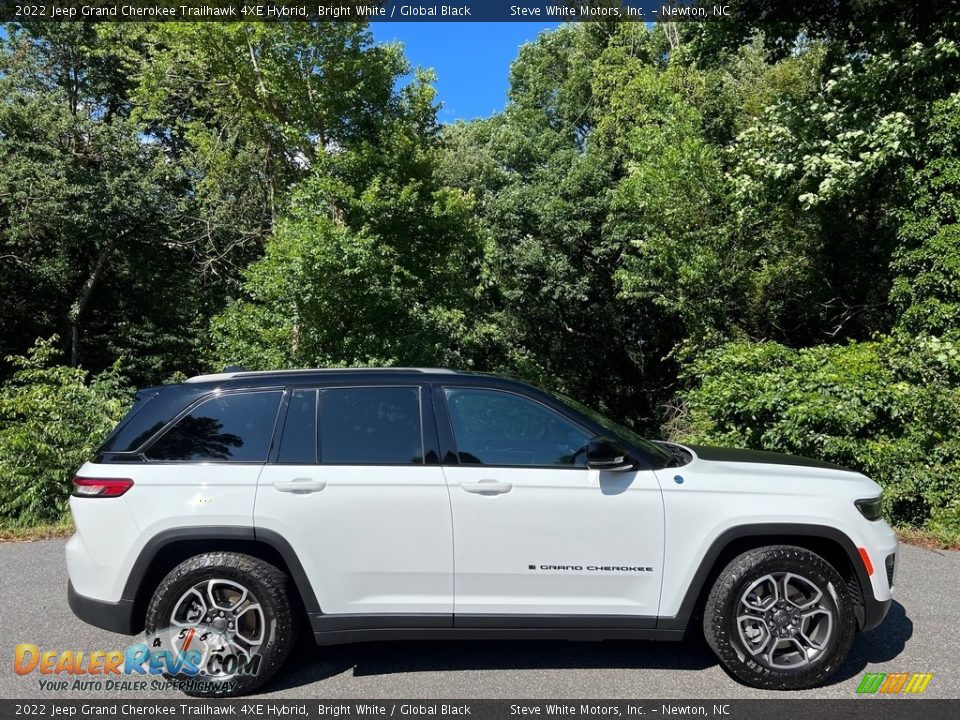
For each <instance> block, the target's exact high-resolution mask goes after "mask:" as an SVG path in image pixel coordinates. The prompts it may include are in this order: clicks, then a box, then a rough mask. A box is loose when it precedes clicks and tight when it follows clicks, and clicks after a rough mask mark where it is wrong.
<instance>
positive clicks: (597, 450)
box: [587, 437, 636, 471]
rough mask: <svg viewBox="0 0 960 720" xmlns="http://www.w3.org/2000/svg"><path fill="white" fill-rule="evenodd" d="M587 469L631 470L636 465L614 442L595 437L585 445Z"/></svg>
mask: <svg viewBox="0 0 960 720" xmlns="http://www.w3.org/2000/svg"><path fill="white" fill-rule="evenodd" d="M587 467H588V468H590V469H591V470H613V471H618V470H632V469H633V468H634V467H636V463H635V462H634V461H633V460H632V459H631V458H630V455H629V454H628V453H627V451H626V450H624V449H623V448H622V447H620V444H619V443H617V442H616V441H614V440H611V439H610V438H604V437H596V438H594V439H593V440H591V441H590V442H589V443H587Z"/></svg>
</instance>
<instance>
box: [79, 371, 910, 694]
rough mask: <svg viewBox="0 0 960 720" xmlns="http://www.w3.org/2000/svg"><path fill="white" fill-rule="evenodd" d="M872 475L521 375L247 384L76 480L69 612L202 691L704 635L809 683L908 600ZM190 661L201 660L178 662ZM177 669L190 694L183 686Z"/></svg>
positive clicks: (151, 415) (110, 446)
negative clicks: (425, 650)
mask: <svg viewBox="0 0 960 720" xmlns="http://www.w3.org/2000/svg"><path fill="white" fill-rule="evenodd" d="M879 499H880V487H879V486H878V485H877V484H876V483H874V482H873V481H872V480H870V479H869V478H867V477H864V476H863V475H861V474H859V473H856V472H853V471H850V470H846V469H844V468H841V467H838V466H835V465H830V464H828V463H824V462H818V461H816V460H809V459H806V458H797V457H791V456H787V455H779V454H775V453H765V452H751V451H743V450H722V449H716V448H707V447H697V446H691V447H684V446H681V445H677V444H672V443H654V442H649V441H647V440H644V439H643V438H641V437H638V436H637V435H636V434H634V433H633V432H631V431H630V430H627V429H626V428H623V427H620V426H618V425H616V424H615V423H613V422H611V421H609V420H607V419H605V418H603V417H601V416H599V415H597V414H596V413H594V412H592V411H591V410H588V409H587V408H585V407H583V406H581V405H579V404H578V403H576V402H574V401H572V400H569V399H567V398H564V397H560V396H557V395H554V394H552V393H549V392H546V391H544V390H541V389H539V388H536V387H533V386H531V385H528V384H526V383H523V382H519V381H517V380H512V379H508V378H503V377H496V376H491V375H481V374H472V373H459V372H452V371H449V370H434V369H367V370H349V369H345V370H297V371H278V372H243V371H240V372H226V373H223V374H219V375H205V376H199V377H195V378H192V379H190V380H188V381H187V382H185V383H183V384H180V385H167V386H163V387H157V388H149V389H146V390H141V391H140V392H139V393H138V394H137V399H136V402H135V403H134V405H133V408H132V409H131V410H130V412H129V413H128V414H127V416H126V417H125V418H124V419H123V420H122V421H121V422H120V424H119V425H118V426H117V428H116V429H115V430H114V431H113V433H112V434H111V435H110V436H109V437H108V438H107V440H106V441H105V442H104V444H103V445H102V446H101V447H100V449H99V450H98V451H97V453H96V456H95V457H94V459H93V460H92V461H91V462H88V463H87V464H85V465H84V466H83V467H82V468H81V469H80V471H79V472H78V475H77V477H76V478H75V480H74V493H73V497H72V498H71V510H72V512H73V517H74V520H75V523H76V533H75V534H74V536H73V537H72V538H71V539H70V541H69V542H68V543H67V550H66V553H67V566H68V569H69V575H70V584H69V588H68V592H69V600H70V605H71V607H72V608H73V611H74V612H75V613H76V615H78V616H79V617H80V618H82V619H83V620H85V621H87V622H89V623H92V624H93V625H97V626H99V627H102V628H105V629H108V630H113V631H116V632H121V633H128V634H133V633H137V632H140V631H141V630H144V629H145V630H146V632H147V637H148V642H147V644H146V646H148V647H150V648H156V649H157V652H156V654H155V655H156V656H154V653H153V651H152V650H151V656H150V659H149V660H145V662H149V663H150V666H151V668H152V671H154V672H163V673H164V674H165V675H166V676H167V677H173V676H176V677H182V675H183V672H184V667H186V669H187V674H190V673H194V674H195V675H196V676H197V677H201V678H203V680H204V683H202V684H197V685H195V686H194V685H190V686H189V687H187V690H188V692H192V693H194V694H198V695H209V696H227V695H237V694H243V693H248V692H250V691H252V690H254V689H255V688H256V687H258V686H259V685H261V684H262V683H263V682H265V681H266V680H268V679H269V678H270V676H271V675H273V673H274V672H276V670H277V669H278V668H279V667H280V666H281V664H282V663H283V661H284V660H285V658H286V656H287V654H288V652H289V650H290V648H291V645H292V644H293V640H294V636H295V633H296V632H297V630H298V627H300V626H302V625H308V626H309V628H310V630H311V631H312V632H313V634H314V636H315V638H316V641H317V643H319V644H323V645H332V644H337V643H349V642H354V641H362V640H383V639H391V638H394V639H413V638H417V639H429V638H438V639H439V638H505V637H519V638H566V639H604V638H633V639H672V640H679V639H682V638H683V636H684V634H685V633H686V632H687V630H688V629H690V628H691V627H692V626H694V625H696V624H698V623H699V624H702V628H703V632H704V633H705V635H706V639H707V642H708V643H709V644H710V646H711V647H712V648H713V650H714V651H715V652H716V654H717V656H718V657H719V658H720V660H721V662H722V663H723V664H724V665H725V666H726V667H727V668H728V669H729V671H730V672H731V673H732V674H733V675H734V676H736V677H737V678H739V679H740V680H742V681H743V682H745V683H748V684H750V685H754V686H757V687H762V688H774V689H796V688H807V687H811V686H813V685H816V684H817V683H819V682H821V681H822V680H824V678H826V677H827V676H828V675H829V674H830V673H832V672H833V671H834V670H836V668H837V667H838V666H839V665H840V664H841V663H842V662H843V660H844V658H845V657H846V655H847V653H848V651H849V649H850V646H851V643H852V642H853V636H854V634H855V632H856V631H858V630H861V631H862V630H869V629H871V628H873V627H875V626H876V625H878V624H879V623H880V622H881V620H882V619H883V617H884V615H885V614H886V612H887V609H888V608H889V605H890V602H891V590H892V587H893V583H894V565H895V554H896V550H897V540H896V536H895V535H894V533H893V531H892V530H891V529H890V528H889V527H888V526H887V524H886V523H885V522H884V521H883V520H882V519H880V508H879V504H880V500H879ZM178 663H179V664H178ZM178 672H179V674H177V673H178Z"/></svg>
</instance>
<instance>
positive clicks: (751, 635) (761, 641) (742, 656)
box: [703, 545, 856, 690]
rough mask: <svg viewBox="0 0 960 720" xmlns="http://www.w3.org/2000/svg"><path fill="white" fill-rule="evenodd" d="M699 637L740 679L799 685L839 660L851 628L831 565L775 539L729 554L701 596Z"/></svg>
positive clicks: (821, 676)
mask: <svg viewBox="0 0 960 720" xmlns="http://www.w3.org/2000/svg"><path fill="white" fill-rule="evenodd" d="M703 629H704V635H705V637H706V639H707V643H708V644H709V645H710V647H711V648H712V649H713V651H714V652H715V653H716V655H717V657H719V658H720V661H721V662H722V663H723V664H724V665H725V666H726V667H727V669H728V670H729V671H730V672H731V673H732V674H733V675H734V676H735V677H737V678H738V679H740V680H741V681H743V682H744V683H746V684H748V685H752V686H754V687H760V688H768V689H773V690H802V689H806V688H811V687H815V686H817V685H819V684H820V683H822V682H823V680H825V679H826V678H827V677H828V676H829V675H830V674H831V673H833V672H834V671H835V670H836V669H837V668H838V667H839V666H840V664H841V663H842V662H843V661H844V659H846V657H847V654H848V653H849V652H850V646H851V645H852V643H853V636H854V633H855V632H856V619H855V616H854V611H853V603H852V600H851V599H850V596H849V593H848V591H847V587H846V585H845V584H844V582H843V579H842V578H841V577H840V574H839V573H838V572H837V570H836V569H835V568H834V567H833V566H832V565H830V563H828V562H827V561H826V560H824V559H823V558H822V557H820V556H819V555H817V554H816V553H813V552H811V551H809V550H806V549H805V548H800V547H794V546H790V545H776V546H771V547H764V548H758V549H756V550H750V551H749V552H745V553H743V554H742V555H740V556H738V557H736V558H734V559H733V560H732V561H731V562H730V564H729V565H727V567H726V568H724V570H723V572H721V573H720V576H719V577H718V578H717V581H716V583H715V584H714V586H713V588H712V589H711V591H710V595H709V597H708V598H707V604H706V608H705V610H704V618H703Z"/></svg>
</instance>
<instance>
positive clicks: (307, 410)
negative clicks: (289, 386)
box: [277, 390, 317, 465]
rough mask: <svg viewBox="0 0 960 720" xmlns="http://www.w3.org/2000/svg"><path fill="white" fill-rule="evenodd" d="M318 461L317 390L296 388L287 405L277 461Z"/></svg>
mask: <svg viewBox="0 0 960 720" xmlns="http://www.w3.org/2000/svg"><path fill="white" fill-rule="evenodd" d="M316 461H317V391H316V390H294V391H293V393H291V395H290V403H289V405H287V419H286V421H285V422H284V424H283V439H281V440H280V452H279V454H278V455H277V462H282V463H295V464H300V465H309V464H310V463H315V462H316Z"/></svg>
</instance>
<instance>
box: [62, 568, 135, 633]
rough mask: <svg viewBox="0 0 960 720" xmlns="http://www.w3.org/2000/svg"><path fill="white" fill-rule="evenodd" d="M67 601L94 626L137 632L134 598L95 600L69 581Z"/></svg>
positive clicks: (84, 619)
mask: <svg viewBox="0 0 960 720" xmlns="http://www.w3.org/2000/svg"><path fill="white" fill-rule="evenodd" d="M67 603H68V604H69V605H70V609H71V610H72V611H73V614H74V615H76V616H77V617H78V618H80V619H81V620H83V621H84V622H85V623H88V624H90V625H93V626H94V627H98V628H102V629H103V630H109V631H110V632H115V633H120V634H121V635H135V634H136V633H137V630H136V629H135V627H134V622H133V601H132V600H118V601H117V602H107V601H105V600H94V599H93V598H89V597H86V596H84V595H81V594H79V593H78V592H77V591H76V590H74V588H73V583H72V582H70V581H67Z"/></svg>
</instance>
